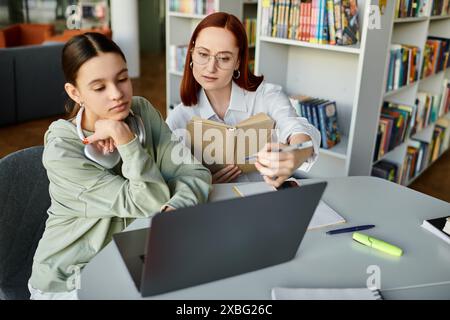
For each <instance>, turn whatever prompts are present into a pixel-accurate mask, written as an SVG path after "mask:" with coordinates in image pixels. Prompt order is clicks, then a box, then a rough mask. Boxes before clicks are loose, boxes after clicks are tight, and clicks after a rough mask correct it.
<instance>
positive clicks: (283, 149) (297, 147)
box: [245, 140, 313, 161]
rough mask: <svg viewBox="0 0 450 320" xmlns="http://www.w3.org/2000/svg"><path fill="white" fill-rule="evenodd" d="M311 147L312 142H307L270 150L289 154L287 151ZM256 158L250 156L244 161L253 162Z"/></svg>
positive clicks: (255, 156)
mask: <svg viewBox="0 0 450 320" xmlns="http://www.w3.org/2000/svg"><path fill="white" fill-rule="evenodd" d="M312 146H313V142H312V141H311V140H309V141H306V142H302V143H298V144H292V145H290V146H288V147H285V148H282V149H278V150H272V152H289V151H293V150H303V149H307V148H310V147H312ZM257 157H258V156H257V155H255V154H254V155H252V156H248V157H245V161H249V160H254V159H256V158H257Z"/></svg>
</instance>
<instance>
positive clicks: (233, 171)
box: [212, 164, 242, 183]
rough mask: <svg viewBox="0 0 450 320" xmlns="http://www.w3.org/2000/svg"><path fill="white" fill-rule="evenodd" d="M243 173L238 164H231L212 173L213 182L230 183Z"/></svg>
mask: <svg viewBox="0 0 450 320" xmlns="http://www.w3.org/2000/svg"><path fill="white" fill-rule="evenodd" d="M241 174H242V171H241V169H239V167H238V166H237V165H234V164H230V165H228V166H226V167H225V168H222V169H220V170H219V171H217V172H216V173H214V174H213V175H212V183H228V182H232V181H233V180H234V179H236V178H237V177H239V176H240V175H241Z"/></svg>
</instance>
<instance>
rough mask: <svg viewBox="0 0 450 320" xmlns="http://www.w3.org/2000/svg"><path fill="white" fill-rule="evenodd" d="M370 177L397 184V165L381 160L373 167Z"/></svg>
mask: <svg viewBox="0 0 450 320" xmlns="http://www.w3.org/2000/svg"><path fill="white" fill-rule="evenodd" d="M371 175H372V176H373V177H378V178H382V179H385V180H388V181H392V182H398V181H397V176H398V165H397V164H396V163H394V162H390V161H387V160H381V161H379V162H377V163H375V164H374V165H373V167H372V174H371Z"/></svg>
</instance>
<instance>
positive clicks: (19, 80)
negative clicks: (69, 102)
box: [0, 43, 67, 126]
mask: <svg viewBox="0 0 450 320" xmlns="http://www.w3.org/2000/svg"><path fill="white" fill-rule="evenodd" d="M63 46H64V44H63V43H49V44H45V45H35V46H23V47H14V48H5V49H0V70H1V71H0V88H1V90H0V101H1V103H0V126H6V125H11V124H16V123H20V122H24V121H29V120H34V119H39V118H46V117H51V116H55V115H60V114H64V103H65V101H66V99H67V96H66V93H65V91H64V75H63V72H62V68H61V52H62V48H63Z"/></svg>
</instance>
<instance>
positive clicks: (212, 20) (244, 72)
mask: <svg viewBox="0 0 450 320" xmlns="http://www.w3.org/2000/svg"><path fill="white" fill-rule="evenodd" d="M208 27H218V28H224V29H226V30H229V31H231V33H233V35H234V37H235V38H236V42H237V45H238V47H239V61H240V64H239V69H238V70H239V72H240V75H241V76H240V77H239V78H238V79H234V82H236V84H237V85H238V86H239V87H241V88H242V89H245V90H248V91H256V89H258V86H259V85H260V84H261V82H262V81H263V80H264V76H256V75H254V74H253V73H252V72H250V69H249V67H248V42H247V34H246V32H245V29H244V26H243V25H242V23H241V21H239V19H238V18H236V17H235V16H234V15H232V14H229V13H225V12H216V13H213V14H210V15H209V16H207V17H206V18H204V19H203V20H202V21H200V23H199V24H198V26H197V28H195V30H194V33H193V34H192V37H191V41H190V42H189V46H188V51H187V52H188V54H187V55H186V63H185V65H184V73H183V80H182V81H181V87H180V96H181V101H182V102H183V104H184V105H185V106H193V105H196V104H197V103H198V96H197V95H198V92H199V90H200V89H201V86H200V84H199V83H198V82H197V80H195V78H194V75H193V73H192V69H191V67H190V64H191V61H192V59H191V51H192V49H193V48H194V46H195V41H196V40H197V37H198V34H199V33H200V31H202V30H203V29H205V28H208Z"/></svg>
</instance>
